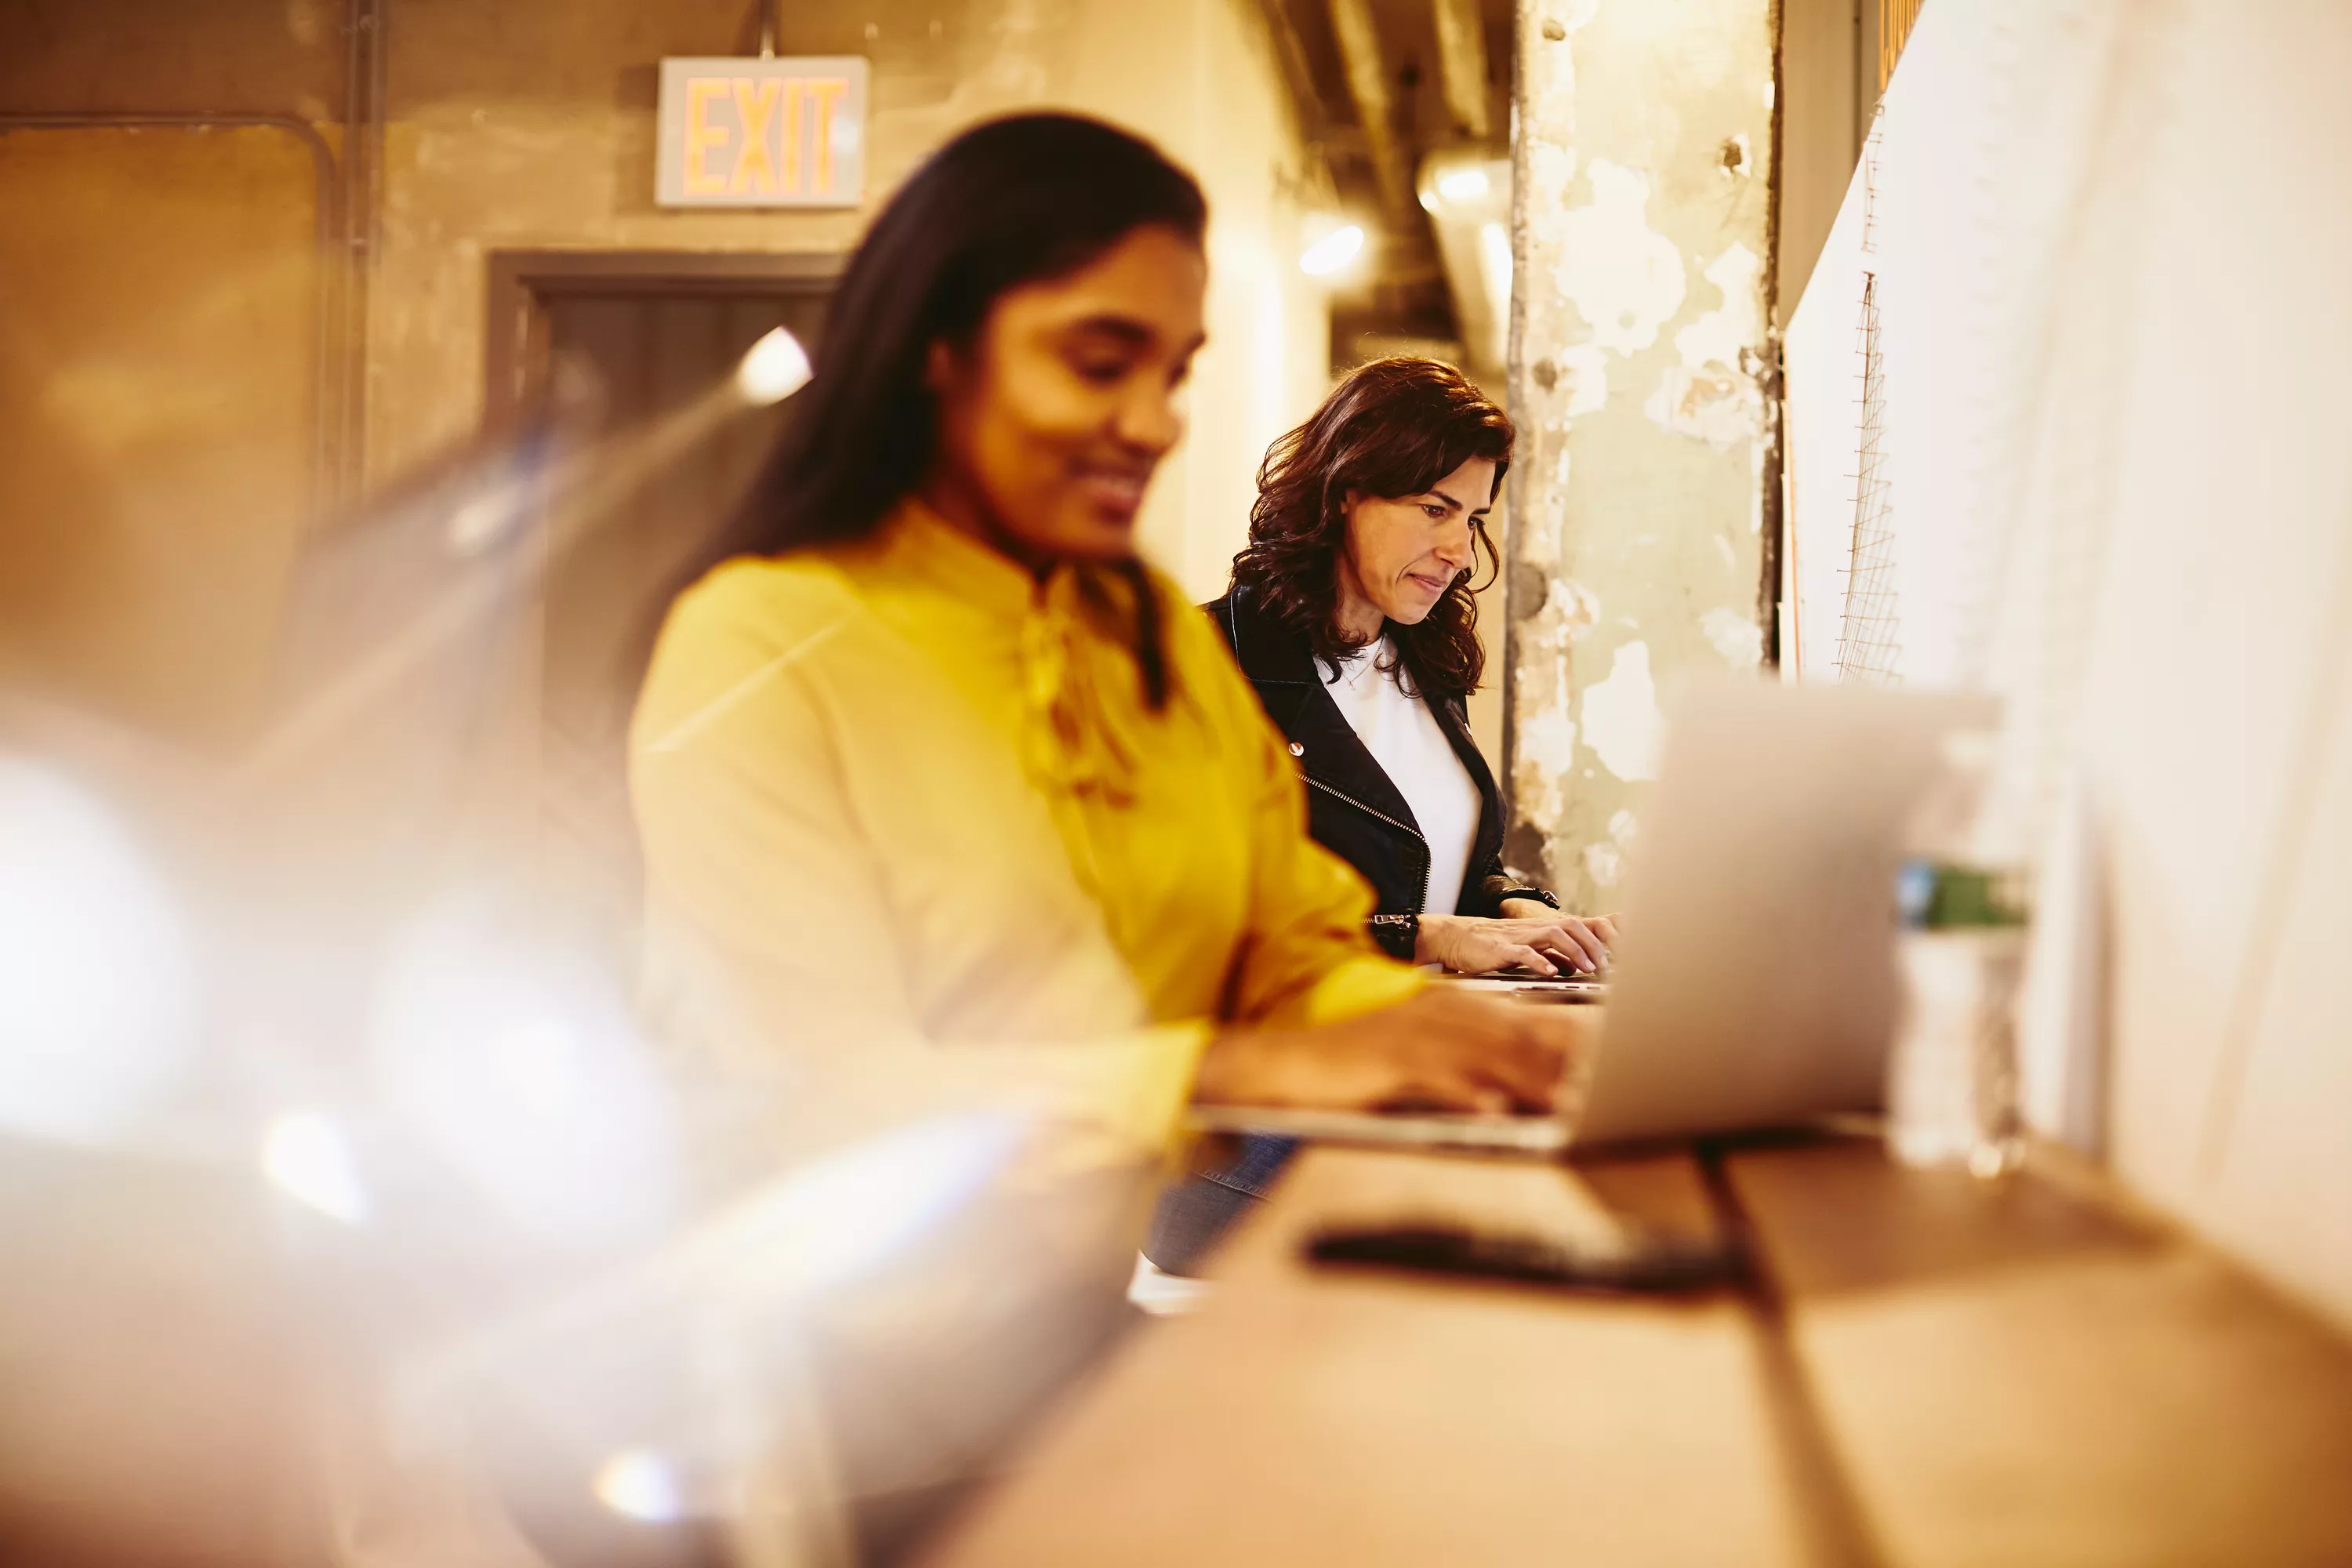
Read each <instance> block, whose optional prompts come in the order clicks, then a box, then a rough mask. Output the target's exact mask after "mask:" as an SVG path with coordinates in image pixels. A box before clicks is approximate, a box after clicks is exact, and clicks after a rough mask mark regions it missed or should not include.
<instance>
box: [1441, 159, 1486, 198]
mask: <svg viewBox="0 0 2352 1568" xmlns="http://www.w3.org/2000/svg"><path fill="white" fill-rule="evenodd" d="M1492 188H1493V187H1492V186H1491V185H1490V184H1488V183H1487V180H1486V170H1484V169H1481V168H1478V167H1476V166H1475V165H1474V166H1472V167H1470V168H1466V169H1448V170H1446V171H1445V173H1444V174H1440V175H1438V176H1437V194H1438V195H1441V196H1443V197H1444V199H1445V200H1447V201H1449V202H1476V201H1484V200H1485V199H1486V193H1487V192H1488V191H1489V190H1490V189H1492Z"/></svg>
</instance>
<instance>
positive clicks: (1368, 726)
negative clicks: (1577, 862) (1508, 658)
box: [1324, 641, 1479, 915]
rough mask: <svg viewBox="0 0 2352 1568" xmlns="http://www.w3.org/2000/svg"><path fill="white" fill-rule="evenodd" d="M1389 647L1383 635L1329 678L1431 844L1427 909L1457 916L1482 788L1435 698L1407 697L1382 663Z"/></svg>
mask: <svg viewBox="0 0 2352 1568" xmlns="http://www.w3.org/2000/svg"><path fill="white" fill-rule="evenodd" d="M1385 651H1387V645H1386V643H1385V642H1384V641H1383V642H1379V643H1374V644H1373V645H1372V646H1371V647H1368V648H1366V649H1365V650H1364V651H1363V652H1361V653H1360V654H1358V655H1357V656H1356V657H1355V658H1350V659H1344V660H1342V661H1341V662H1340V665H1339V679H1336V680H1335V679H1331V678H1330V677H1328V676H1326V677H1325V678H1324V684H1325V685H1326V686H1328V687H1329V688H1330V690H1331V700H1332V701H1334V702H1336V703H1338V704H1339V711H1340V712H1341V713H1343V714H1345V715H1346V716H1347V720H1348V727H1349V729H1351V730H1353V731H1356V739H1358V740H1359V741H1361V742H1363V743H1364V750H1366V751H1368V752H1371V753H1372V760H1373V761H1374V762H1376V763H1380V764H1381V772H1383V773H1387V774H1388V775H1389V782H1390V783H1391V784H1394V785H1396V787H1397V793H1398V794H1399V795H1402V796H1404V798H1405V804H1406V805H1410V806H1412V819H1413V821H1414V823H1415V824H1416V825H1417V826H1419V827H1420V828H1421V836H1422V837H1423V838H1424V839H1426V840H1428V842H1429V881H1428V883H1427V884H1426V885H1425V886H1424V887H1423V889H1422V898H1421V910H1420V912H1422V913H1424V914H1428V913H1435V914H1441V915H1450V914H1452V913H1453V912H1454V904H1455V903H1456V902H1458V901H1459V900H1460V899H1461V897H1462V879H1463V877H1464V876H1465V874H1466V873H1467V872H1468V871H1469V869H1470V850H1471V847H1472V846H1473V845H1474V844H1475V842H1476V841H1477V837H1478V806H1479V799H1478V786H1477V785H1476V784H1474V783H1473V782H1471V778H1470V770H1469V769H1467V768H1465V767H1464V766H1463V765H1462V759H1461V758H1460V757H1457V756H1455V755H1454V748H1453V746H1452V745H1451V744H1449V743H1448V742H1447V741H1446V739H1445V731H1444V729H1442V728H1440V727H1439V725H1438V722H1437V715H1436V714H1434V713H1433V712H1431V711H1430V710H1429V704H1428V703H1426V702H1423V700H1421V699H1420V698H1418V697H1411V696H1407V695H1406V694H1405V690H1404V689H1403V688H1402V686H1400V685H1398V684H1397V679H1396V676H1395V675H1394V674H1392V673H1384V672H1383V671H1381V669H1380V668H1378V667H1379V664H1380V656H1381V654H1382V653H1383V652H1385Z"/></svg>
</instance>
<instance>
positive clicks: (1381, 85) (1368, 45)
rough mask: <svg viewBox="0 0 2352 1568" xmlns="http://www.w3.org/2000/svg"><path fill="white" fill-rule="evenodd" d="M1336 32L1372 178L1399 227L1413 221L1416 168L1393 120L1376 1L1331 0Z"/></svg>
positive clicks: (1390, 216)
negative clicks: (1409, 161)
mask: <svg viewBox="0 0 2352 1568" xmlns="http://www.w3.org/2000/svg"><path fill="white" fill-rule="evenodd" d="M1330 5H1331V33H1332V37H1334V38H1336V39H1337V40H1338V41H1339V59H1340V63H1341V64H1343V65H1344V66H1346V68H1347V75H1348V95H1349V97H1350V98H1352V99H1354V100H1355V102H1356V115H1357V118H1358V119H1359V120H1360V121H1362V122H1363V128H1364V151H1365V152H1366V153H1369V154H1370V157H1371V161H1372V179H1373V182H1374V183H1375V184H1377V185H1378V186H1379V187H1380V193H1381V206H1382V207H1383V208H1385V209H1386V216H1387V217H1388V221H1389V223H1390V225H1391V226H1392V227H1393V228H1395V229H1397V230H1399V231H1403V230H1406V229H1408V228H1410V226H1412V171H1411V170H1409V169H1407V168H1406V167H1405V163H1404V150H1403V149H1402V148H1401V147H1399V146H1398V145H1397V139H1396V132H1395V131H1394V130H1393V129H1392V128H1391V125H1390V122H1389V120H1390V115H1391V112H1392V108H1393V106H1392V102H1391V99H1390V97H1389V78H1388V68H1387V66H1386V65H1384V64H1383V63H1382V62H1381V37H1380V34H1379V32H1378V31H1377V30H1375V29H1374V27H1373V26H1372V7H1371V3H1370V0H1330Z"/></svg>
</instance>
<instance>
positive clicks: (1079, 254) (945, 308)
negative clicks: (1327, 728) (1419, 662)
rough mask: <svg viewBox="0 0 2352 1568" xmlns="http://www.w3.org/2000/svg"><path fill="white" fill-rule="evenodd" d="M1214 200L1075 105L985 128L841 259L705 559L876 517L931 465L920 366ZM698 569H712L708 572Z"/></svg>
mask: <svg viewBox="0 0 2352 1568" xmlns="http://www.w3.org/2000/svg"><path fill="white" fill-rule="evenodd" d="M1208 220H1209V209H1208V204H1207V202H1206V201H1205V200H1204V199H1203V198H1202V195H1201V187H1200V186H1199V185H1198V184H1195V183H1194V181H1193V179H1192V175H1191V174H1187V173H1185V172H1184V170H1182V169H1181V168H1179V167H1178V166H1177V165H1176V164H1175V163H1171V161H1170V160H1169V159H1168V157H1167V156H1166V154H1164V153H1161V152H1160V150H1159V149H1158V148H1157V147H1154V146H1153V145H1152V144H1151V143H1150V142H1146V141H1144V140H1143V139H1142V138H1141V137H1139V136H1135V135H1132V134H1130V133H1129V132H1125V131H1121V130H1118V128H1116V127H1114V126H1110V125H1107V124H1105V123H1103V122H1102V121H1099V120H1089V119H1087V118H1085V117H1083V116H1080V115H1075V114H1018V115H1012V116H1009V117H1007V118H1004V119H1002V120H993V121H987V122H986V123H984V124H981V125H978V126H975V127H973V128H972V129H971V130H970V131H967V132H964V133H963V134H961V136H958V137H957V138H956V139H955V140H953V141H952V142H949V143H948V144H947V145H946V146H944V147H942V148H940V150H939V151H938V152H937V153H933V154H932V155H931V156H930V158H929V160H928V161H927V162H925V163H924V164H923V165H922V167H921V168H919V169H918V170H916V171H915V173H914V174H913V175H912V176H911V177H910V178H909V179H908V181H907V183H906V184H903V185H901V186H900V187H899V188H898V194H897V195H893V196H892V197H891V198H890V200H889V203H888V205H886V206H884V207H883V209H882V212H881V215H880V216H878V217H877V218H876V219H875V220H874V225H873V226H872V227H871V228H869V229H868V230H867V231H866V237H865V239H864V240H863V241H861V242H860V243H859V245H858V247H857V251H856V255H854V256H853V257H851V258H850V261H849V266H848V268H847V270H845V272H844V273H843V274H842V279H841V283H840V286H839V288H838V289H836V290H835V293H834V297H833V302H832V305H831V306H830V307H829V309H828V310H827V311H826V314H825V325H824V338H823V340H822V341H821V342H819V343H818V345H817V351H816V355H815V363H814V366H813V371H814V374H813V376H812V378H811V380H810V382H809V384H808V385H807V386H805V387H803V389H802V390H801V392H800V393H799V395H797V396H796V397H795V399H794V400H793V408H792V414H791V417H790V419H789V420H788V421H787V423H786V426H785V428H784V433H783V434H782V437H779V439H778V440H777V443H776V447H775V449H774V450H773V451H772V453H770V454H769V457H768V459H767V461H766V463H765V464H764V466H763V467H762V468H761V471H760V474H759V477H758V478H757V479H754V480H753V481H752V483H751V489H750V490H749V491H747V492H746V494H745V496H744V499H743V502H742V505H741V506H740V509H739V510H738V511H737V512H736V514H735V516H734V518H733V519H732V520H731V521H730V523H729V524H728V526H727V527H726V528H725V529H723V530H722V531H720V534H719V537H718V539H717V540H716V542H714V545H713V548H712V549H711V551H710V552H709V553H708V554H707V555H706V556H704V557H703V558H702V559H701V560H700V561H699V562H698V566H708V565H710V564H715V563H717V562H719V561H722V560H725V559H727V558H728V557H730V556H733V555H778V554H782V553H784V552H788V551H793V550H800V549H805V548H807V547H809V546H811V545H815V544H824V543H828V542H836V541H842V540H849V539H857V538H862V537H863V536H865V535H866V534H867V533H870V532H871V531H873V530H874V529H875V527H876V526H877V524H879V523H880V522H881V521H882V520H883V519H884V518H885V517H887V515H888V514H889V512H890V510H892V509H893V508H894V507H896V506H897V505H898V502H899V501H900V500H903V499H905V497H906V496H907V494H908V492H909V491H910V490H912V489H914V488H915V487H916V486H917V485H918V484H919V483H921V482H922V480H923V479H924V477H925V475H926V474H927V473H928V472H929V469H930V466H931V462H932V459H933V458H934V457H935V455H936V447H937V443H938V440H939V412H938V408H937V406H936V404H935V400H934V398H933V396H932V394H931V392H930V389H929V387H928V386H927V385H926V384H924V379H923V372H924V365H925V362H926V359H927V358H928V356H929V352H930V347H931V345H932V344H933V343H935V342H947V343H950V344H955V345H958V346H961V345H963V344H966V343H968V342H970V341H971V338H972V336H973V334H974V333H976V332H977V331H979V330H980V326H981V323H982V321H983V319H984V318H985V317H986V316H987V314H988V310H989V307H990V306H991V305H992V304H993V303H995V301H996V300H997V299H998V298H999V297H1000V296H1002V295H1003V294H1004V293H1006V292H1007V291H1008V290H1010V289H1016V288H1019V287H1020V286H1022V285H1023V284H1025V283H1034V282H1038V281H1041V280H1043V279H1053V278H1059V277H1062V276H1065V275H1066V274H1067V273H1069V272H1072V271H1074V270H1076V268H1081V267H1084V266H1085V265H1087V263H1088V262H1090V261H1092V260H1094V259H1095V258H1097V257H1098V256H1100V255H1101V254H1102V253H1103V252H1105V251H1107V250H1108V249H1109V248H1110V247H1112V246H1114V245H1116V244H1118V241H1119V240H1121V239H1122V238H1124V237H1127V236H1128V235H1129V234H1131V233H1133V232H1134V231H1135V230H1137V229H1139V228H1145V227H1149V226H1164V227H1167V228H1171V229H1173V230H1175V231H1176V232H1177V233H1178V234H1180V235H1182V236H1183V237H1185V238H1187V239H1190V240H1192V242H1193V243H1194V244H1196V245H1197V244H1200V243H1201V242H1202V236H1203V235H1204V233H1205V231H1206V230H1207V227H1208ZM1124 570H1125V574H1126V575H1127V576H1128V577H1129V581H1130V583H1131V584H1132V585H1133V588H1134V592H1135V602H1136V605H1137V606H1138V612H1137V615H1138V620H1139V625H1138V626H1137V628H1136V633H1137V649H1136V652H1137V657H1138V658H1139V662H1140V663H1141V664H1142V666H1143V671H1144V679H1145V686H1146V688H1147V690H1148V692H1149V694H1150V698H1151V701H1152V706H1153V707H1155V708H1157V707H1159V706H1160V704H1161V703H1162V702H1163V701H1164V700H1165V698H1166V689H1167V676H1166V671H1165V662H1164V657H1163V652H1162V648H1161V646H1160V626H1159V618H1160V617H1159V611H1160V605H1159V601H1158V598H1157V595H1154V594H1153V593H1152V591H1151V589H1150V581H1149V579H1148V578H1147V577H1146V576H1145V575H1144V573H1143V569H1142V567H1141V566H1140V565H1139V564H1135V563H1129V565H1128V566H1127V567H1126V568H1124Z"/></svg>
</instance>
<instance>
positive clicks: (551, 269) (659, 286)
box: [482, 250, 848, 425]
mask: <svg viewBox="0 0 2352 1568" xmlns="http://www.w3.org/2000/svg"><path fill="white" fill-rule="evenodd" d="M847 259H848V258H847V257H846V256H845V255H844V254H843V253H841V252H839V251H785V252H776V251H731V250H493V251H491V252H490V253H489V256H488V270H489V289H488V310H487V311H486V312H485V314H484V317H483V327H484V331H483V334H482V337H483V343H482V348H483V363H482V369H483V376H484V381H483V386H484V392H485V395H484V400H483V410H482V412H483V416H484V422H485V423H486V424H492V425H495V424H499V423H502V422H504V421H505V420H507V419H509V418H511V417H513V416H515V415H516V413H517V412H518V411H519V410H520V408H521V406H522V405H523V404H524V403H525V401H526V400H527V399H528V398H529V397H530V395H531V393H532V390H533V389H534V388H535V387H536V386H537V385H538V384H540V382H541V379H542V378H543V377H544V376H545V375H546V374H547V346H548V330H547V301H548V300H549V299H550V298H551V297H553V296H557V295H562V294H702V295H709V294H824V293H830V292H831V291H832V289H833V286H834V284H835V281H837V280H838V279H840V277H841V269H842V267H843V265H844V264H845V262H846V261H847Z"/></svg>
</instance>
